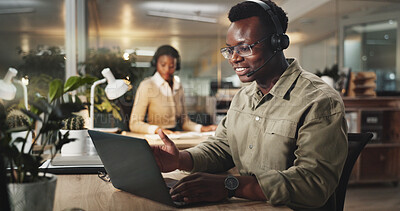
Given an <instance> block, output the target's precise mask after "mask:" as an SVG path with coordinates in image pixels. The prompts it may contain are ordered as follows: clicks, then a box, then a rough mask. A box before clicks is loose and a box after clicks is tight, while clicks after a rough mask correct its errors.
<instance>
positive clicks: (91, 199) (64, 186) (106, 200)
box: [54, 171, 291, 211]
mask: <svg viewBox="0 0 400 211" xmlns="http://www.w3.org/2000/svg"><path fill="white" fill-rule="evenodd" d="M163 176H164V177H168V178H174V179H180V178H182V177H184V176H185V174H184V173H182V172H180V171H174V172H171V173H167V174H163ZM73 208H79V209H82V210H85V211H91V210H95V211H101V210H124V211H125V210H172V209H175V208H174V207H169V206H166V205H163V204H160V203H157V202H154V201H151V200H148V199H145V198H141V197H138V196H135V195H133V194H130V193H127V192H124V191H120V190H118V189H115V188H114V187H113V186H112V184H111V183H109V182H104V181H103V180H101V179H100V178H98V177H97V175H57V188H56V195H55V201H54V210H55V211H60V210H64V211H66V210H72V209H73ZM184 209H185V210H219V209H221V210H266V211H268V210H271V211H273V210H291V209H289V208H287V207H273V206H271V205H269V204H267V203H266V202H260V201H248V200H244V199H238V198H232V199H230V200H227V201H224V202H221V203H218V204H205V205H202V206H196V207H190V208H184Z"/></svg>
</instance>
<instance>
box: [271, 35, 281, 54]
mask: <svg viewBox="0 0 400 211" xmlns="http://www.w3.org/2000/svg"><path fill="white" fill-rule="evenodd" d="M271 47H272V50H273V51H276V50H279V36H278V34H273V35H272V36H271Z"/></svg>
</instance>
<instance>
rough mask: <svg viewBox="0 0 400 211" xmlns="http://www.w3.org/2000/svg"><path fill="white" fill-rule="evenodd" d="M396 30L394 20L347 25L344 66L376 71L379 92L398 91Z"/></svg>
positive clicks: (396, 24)
mask: <svg viewBox="0 0 400 211" xmlns="http://www.w3.org/2000/svg"><path fill="white" fill-rule="evenodd" d="M397 29H398V22H397V21H396V20H393V19H389V20H384V21H377V22H370V23H361V24H354V25H349V26H345V27H344V41H343V42H344V43H343V45H344V50H343V58H344V59H343V66H344V67H349V68H351V70H352V72H361V71H373V72H375V73H376V75H377V80H376V85H377V88H376V91H396V90H397V89H398V88H397V87H396V58H397Z"/></svg>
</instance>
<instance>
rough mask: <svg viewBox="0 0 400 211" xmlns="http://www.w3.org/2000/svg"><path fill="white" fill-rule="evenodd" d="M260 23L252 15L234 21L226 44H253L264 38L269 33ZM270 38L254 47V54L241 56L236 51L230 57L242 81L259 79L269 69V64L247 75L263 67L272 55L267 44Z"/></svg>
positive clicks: (230, 45)
mask: <svg viewBox="0 0 400 211" xmlns="http://www.w3.org/2000/svg"><path fill="white" fill-rule="evenodd" d="M264 28H265V27H263V26H262V25H261V23H260V20H259V18H258V17H250V18H246V19H242V20H239V21H236V22H233V23H232V24H231V25H230V26H229V29H228V32H227V36H226V45H227V46H228V47H233V46H236V45H240V44H243V43H245V44H248V45H251V44H253V43H255V42H257V41H259V40H261V39H263V38H265V36H266V35H267V34H270V33H267V32H266V30H265V29H264ZM269 42H270V39H269V38H267V39H266V40H265V41H263V42H260V43H258V44H257V45H255V46H253V47H252V55H250V56H246V57H241V56H239V55H238V54H237V53H236V52H234V53H233V57H232V58H231V59H229V63H230V64H231V65H232V67H233V69H234V70H235V72H236V74H237V75H238V76H239V79H240V81H242V82H251V81H254V80H255V79H259V78H260V76H262V75H264V74H265V72H266V70H268V64H267V65H265V66H264V67H263V68H261V69H260V70H258V71H257V72H256V73H255V74H253V75H251V76H250V77H247V75H246V74H247V73H249V72H251V71H253V70H256V69H257V68H259V67H261V66H262V65H263V64H264V62H265V61H266V60H267V59H268V58H269V57H270V56H271V55H272V53H273V52H272V50H268V49H267V48H266V46H269V44H267V43H269Z"/></svg>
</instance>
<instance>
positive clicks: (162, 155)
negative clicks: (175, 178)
mask: <svg viewBox="0 0 400 211" xmlns="http://www.w3.org/2000/svg"><path fill="white" fill-rule="evenodd" d="M158 135H159V136H160V138H161V140H162V141H163V142H164V145H160V146H151V149H152V150H153V154H154V157H155V159H156V162H157V164H158V167H160V170H161V171H162V172H170V171H174V170H175V169H177V168H178V167H179V150H178V148H177V147H176V146H175V143H174V142H172V141H171V140H170V139H169V138H168V137H167V136H166V135H165V134H164V132H163V131H162V130H161V129H159V130H158Z"/></svg>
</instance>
